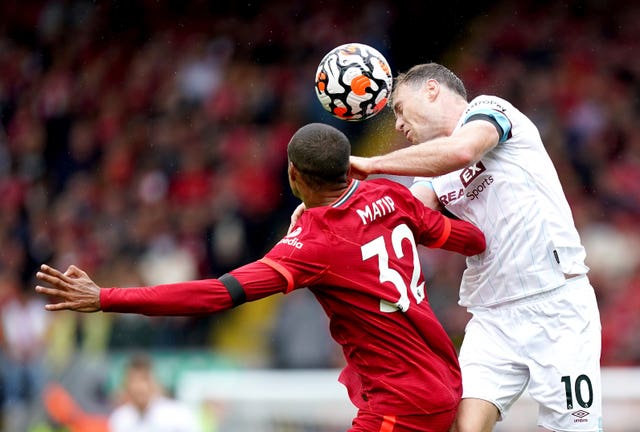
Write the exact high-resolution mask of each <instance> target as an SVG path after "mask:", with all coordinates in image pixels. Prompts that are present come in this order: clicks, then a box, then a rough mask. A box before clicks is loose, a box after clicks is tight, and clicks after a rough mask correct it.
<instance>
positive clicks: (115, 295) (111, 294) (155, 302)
mask: <svg viewBox="0 0 640 432" xmlns="http://www.w3.org/2000/svg"><path fill="white" fill-rule="evenodd" d="M100 306H101V309H102V310H103V311H105V312H125V313H137V314H143V315H167V316H171V315H174V316H177V315H182V316H190V315H206V314H210V313H214V312H218V311H221V310H225V309H229V308H231V307H232V302H231V296H230V295H229V293H228V291H227V290H226V288H225V287H224V285H223V284H222V283H221V282H219V281H218V280H217V279H207V280H198V281H189V282H181V283H175V284H166V285H156V286H150V287H136V288H102V289H101V290H100Z"/></svg>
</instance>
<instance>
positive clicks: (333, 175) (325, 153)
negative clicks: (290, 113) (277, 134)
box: [287, 123, 351, 198]
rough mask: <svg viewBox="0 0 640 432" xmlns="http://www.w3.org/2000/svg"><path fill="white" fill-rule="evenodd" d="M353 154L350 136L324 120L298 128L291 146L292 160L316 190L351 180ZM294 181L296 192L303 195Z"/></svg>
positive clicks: (294, 190)
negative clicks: (350, 167)
mask: <svg viewBox="0 0 640 432" xmlns="http://www.w3.org/2000/svg"><path fill="white" fill-rule="evenodd" d="M350 155H351V144H350V143H349V139H348V138H347V137H346V135H345V134H343V133H342V132H340V131H339V130H338V129H336V128H334V127H332V126H329V125H326V124H322V123H310V124H307V125H305V126H303V127H301V128H300V129H298V131H297V132H296V133H295V134H293V137H292V138H291V141H289V145H288V147H287V156H288V157H289V163H290V164H292V165H293V166H294V167H295V169H296V170H297V172H298V173H299V174H300V176H301V177H302V178H303V179H304V182H305V184H306V185H307V186H308V187H309V188H310V189H312V190H315V191H318V190H320V189H323V188H325V187H330V186H333V185H336V184H342V183H346V182H347V173H348V172H349V156H350ZM290 183H291V189H292V191H293V193H294V195H296V196H298V197H299V198H300V196H299V192H298V191H297V190H296V187H295V185H294V184H293V183H292V182H291V181H290Z"/></svg>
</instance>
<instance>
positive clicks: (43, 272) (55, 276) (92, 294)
mask: <svg viewBox="0 0 640 432" xmlns="http://www.w3.org/2000/svg"><path fill="white" fill-rule="evenodd" d="M36 277H37V278H38V279H39V280H40V281H42V282H46V283H47V284H49V285H51V286H52V287H44V286H40V285H38V286H36V292H38V293H40V294H45V295H50V296H53V297H57V298H59V299H61V300H62V301H60V302H59V303H51V304H48V305H46V306H45V308H46V309H47V310H49V311H59V310H72V311H77V312H96V311H99V310H100V287H99V286H98V285H96V284H95V283H94V282H93V281H92V280H91V278H89V276H88V275H87V274H86V273H85V272H84V271H82V270H80V269H79V268H78V267H76V266H74V265H71V266H69V268H68V269H67V271H66V272H64V273H62V272H60V271H59V270H56V269H55V268H53V267H49V266H48V265H46V264H43V265H42V266H40V271H39V272H38V273H36Z"/></svg>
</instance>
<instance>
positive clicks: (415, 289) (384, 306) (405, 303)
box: [361, 224, 424, 312]
mask: <svg viewBox="0 0 640 432" xmlns="http://www.w3.org/2000/svg"><path fill="white" fill-rule="evenodd" d="M403 240H408V241H409V244H410V245H411V251H412V253H413V274H412V275H411V282H410V285H409V288H408V289H407V285H406V284H405V282H404V279H403V278H402V275H401V274H400V273H398V272H397V271H396V270H393V269H392V268H389V250H388V249H387V244H386V242H385V240H384V238H383V237H382V236H380V237H377V238H375V239H373V240H372V241H370V242H369V243H367V244H365V245H363V246H362V247H361V250H362V260H363V261H365V260H368V259H369V258H373V257H375V256H377V257H378V269H379V272H380V282H382V283H384V282H391V283H392V284H393V285H394V286H395V287H396V289H397V290H398V292H399V293H400V298H399V299H398V301H396V302H395V303H391V302H388V301H385V300H380V310H381V311H382V312H395V311H397V310H398V309H399V310H401V311H402V312H406V311H407V309H409V305H410V304H411V302H410V300H409V294H408V291H411V294H412V295H413V298H414V299H415V300H416V303H417V304H420V302H422V300H424V282H422V283H420V284H418V281H419V280H420V274H421V267H420V258H419V256H418V248H417V247H416V242H415V239H414V237H413V233H412V232H411V230H410V229H409V227H408V226H407V225H405V224H400V225H398V226H397V227H395V228H394V229H393V231H392V233H391V246H392V248H393V249H392V250H393V253H394V255H395V257H396V258H397V259H401V258H403V257H404V251H403V250H402V243H403Z"/></svg>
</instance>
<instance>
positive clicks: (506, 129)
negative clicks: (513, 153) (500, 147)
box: [462, 98, 511, 143]
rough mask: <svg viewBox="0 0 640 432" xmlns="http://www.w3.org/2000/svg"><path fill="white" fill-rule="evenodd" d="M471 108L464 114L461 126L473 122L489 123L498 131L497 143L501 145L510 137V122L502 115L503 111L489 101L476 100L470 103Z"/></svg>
mask: <svg viewBox="0 0 640 432" xmlns="http://www.w3.org/2000/svg"><path fill="white" fill-rule="evenodd" d="M471 106H472V108H471V109H469V110H468V111H467V112H465V115H464V120H463V122H462V123H463V124H466V123H469V122H471V121H475V120H484V121H488V122H489V123H491V124H492V125H493V126H494V127H495V128H496V130H497V131H498V136H499V137H500V138H499V139H498V142H500V143H503V142H505V141H506V140H507V139H509V138H510V137H511V120H509V117H507V116H506V114H505V113H504V109H502V108H501V106H500V105H499V104H497V103H496V102H494V101H493V100H491V99H487V98H477V99H476V100H474V101H472V102H471Z"/></svg>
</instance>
